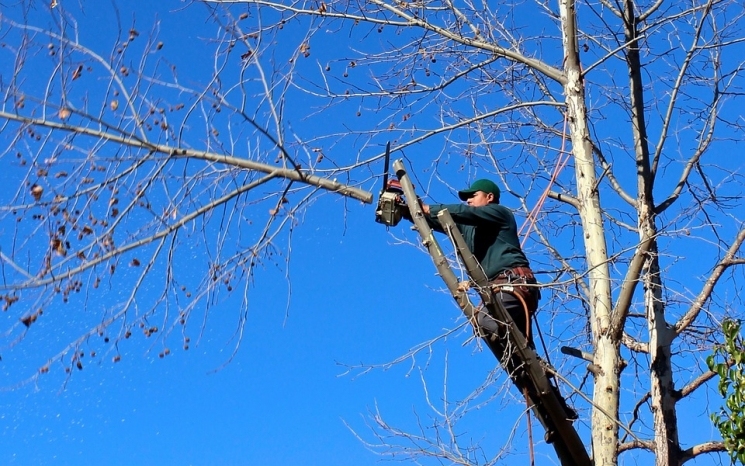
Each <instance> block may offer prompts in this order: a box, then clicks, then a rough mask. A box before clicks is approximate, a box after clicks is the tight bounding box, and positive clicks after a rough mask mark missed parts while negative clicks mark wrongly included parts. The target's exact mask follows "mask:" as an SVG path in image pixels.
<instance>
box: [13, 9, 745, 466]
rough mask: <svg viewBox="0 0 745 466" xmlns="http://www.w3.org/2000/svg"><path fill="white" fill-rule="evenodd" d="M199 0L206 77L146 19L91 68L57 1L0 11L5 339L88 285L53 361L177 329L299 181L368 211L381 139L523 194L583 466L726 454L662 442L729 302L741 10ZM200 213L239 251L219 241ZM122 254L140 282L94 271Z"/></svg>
mask: <svg viewBox="0 0 745 466" xmlns="http://www.w3.org/2000/svg"><path fill="white" fill-rule="evenodd" d="M203 5H204V6H206V10H205V11H206V14H207V15H209V17H210V18H211V21H210V22H209V23H208V24H209V25H210V27H212V28H213V31H211V33H210V34H211V37H212V40H211V41H210V42H209V44H210V46H211V47H212V49H211V50H212V52H211V54H210V55H209V56H210V59H211V60H212V64H211V68H210V73H209V76H210V78H209V80H208V81H207V82H205V83H203V84H202V85H200V86H197V85H191V84H185V83H187V82H194V81H195V80H194V79H189V80H187V79H185V78H183V77H182V76H181V74H180V73H182V72H183V70H182V69H181V68H179V69H178V71H177V70H176V69H174V68H173V66H172V63H170V62H168V61H166V60H165V58H161V55H162V54H163V53H164V51H165V50H167V46H168V45H167V44H165V45H162V44H161V42H160V40H159V39H158V30H157V27H154V28H153V30H152V31H151V32H149V33H142V32H141V31H139V30H136V29H135V28H134V26H132V27H130V26H129V25H127V26H124V25H120V28H119V29H120V33H119V38H118V42H117V44H116V45H115V46H114V47H113V49H112V50H111V51H110V52H109V55H108V56H102V55H101V53H102V52H100V51H98V49H93V48H91V47H90V46H86V45H85V44H84V43H82V42H81V41H80V40H79V39H78V38H79V37H80V36H81V34H80V32H81V31H77V30H76V23H75V22H74V21H73V17H74V12H71V10H66V9H65V8H68V6H67V5H66V4H62V5H59V6H57V7H56V8H55V9H52V10H51V15H49V17H50V18H54V22H53V26H48V25H46V26H40V25H38V24H36V23H35V22H34V21H32V20H31V19H26V20H24V19H14V18H10V17H3V25H4V26H5V27H6V28H7V31H8V32H6V37H5V38H4V40H5V41H6V43H8V44H10V46H9V47H6V48H5V49H4V51H3V53H5V54H6V55H7V54H8V53H9V51H12V52H11V53H12V59H11V60H7V59H4V61H3V62H4V63H10V62H11V61H12V62H13V65H12V67H9V65H4V68H3V69H2V78H3V81H2V86H3V88H2V91H3V97H4V101H3V102H4V107H3V110H2V113H0V117H2V119H3V121H4V126H3V134H4V135H7V134H12V135H13V137H12V138H11V139H10V140H9V142H8V143H7V144H6V143H4V146H3V147H4V152H3V158H5V159H6V160H9V159H13V167H14V168H13V169H12V171H13V173H14V174H16V175H17V176H18V177H17V178H16V180H19V179H20V180H21V181H20V182H18V181H16V185H14V187H13V194H12V195H11V196H9V197H7V198H5V197H4V198H3V200H2V203H3V208H2V209H3V210H2V214H3V218H2V222H3V226H4V228H5V229H6V231H9V230H8V229H9V228H10V229H11V230H10V231H12V234H11V235H7V236H6V235H4V236H3V246H2V247H3V249H2V253H3V256H2V266H3V270H4V273H5V277H4V282H3V289H4V293H6V294H5V300H6V303H7V304H6V306H8V307H9V308H10V309H13V310H14V312H17V313H18V315H19V317H21V320H20V321H19V322H20V323H19V324H17V327H18V329H20V330H23V328H24V327H27V326H28V325H31V324H32V323H33V322H34V320H35V319H37V318H38V316H39V313H40V311H38V309H43V308H44V306H45V304H48V303H51V302H55V300H64V299H66V298H67V296H68V295H69V294H70V293H74V292H76V291H81V290H86V291H88V290H90V289H95V287H96V286H98V285H99V283H100V281H101V280H106V281H110V280H112V279H116V280H117V281H116V286H117V288H119V289H126V290H129V291H128V292H129V293H130V294H129V296H128V298H127V299H126V300H125V301H124V303H123V304H122V305H121V306H120V307H118V308H117V309H111V310H108V311H107V313H106V314H105V315H104V316H103V318H102V324H101V327H98V328H95V329H92V330H91V332H89V333H88V334H86V335H84V336H83V337H82V338H81V339H80V340H77V341H76V342H74V343H73V344H71V345H70V346H69V347H68V348H67V349H66V350H65V351H63V352H62V353H61V354H60V355H59V356H57V357H56V358H54V360H64V361H66V363H67V364H70V365H73V364H75V362H76V360H75V357H74V354H75V352H76V351H77V346H78V345H79V343H80V342H82V341H84V339H85V338H88V337H90V336H92V335H94V334H95V333H96V332H99V331H101V330H102V329H104V328H105V327H107V326H110V325H111V324H113V323H117V328H118V329H119V330H118V333H116V334H117V335H118V337H119V338H125V337H126V336H127V335H128V332H130V331H131V330H130V329H131V328H132V326H135V325H143V326H144V327H143V328H144V329H145V330H146V331H147V330H148V329H151V328H155V326H152V327H151V324H150V323H149V322H148V319H149V318H151V316H153V315H156V314H157V315H160V317H161V318H162V317H163V316H162V314H161V313H160V310H159V309H160V308H161V307H165V308H166V309H170V307H169V306H172V307H173V308H174V309H177V311H173V312H176V314H177V315H172V314H173V312H172V313H171V314H169V313H168V311H166V319H165V320H164V322H169V323H170V324H174V323H175V324H176V325H178V324H179V323H185V322H186V321H188V319H189V317H190V315H191V314H192V310H193V309H194V307H193V306H194V305H193V304H192V303H194V302H197V301H196V300H194V299H193V297H196V296H199V297H202V298H204V299H205V300H206V301H212V300H214V298H215V295H217V294H219V293H222V292H224V291H230V290H231V289H232V287H233V286H237V285H238V284H241V285H242V286H246V285H245V284H246V283H249V282H250V277H251V275H252V273H253V271H254V267H255V264H256V263H257V261H264V260H268V259H269V258H270V256H271V255H272V254H274V255H276V254H279V253H286V252H287V251H286V250H283V249H282V248H280V247H279V246H278V244H279V243H278V241H277V238H278V237H279V236H280V235H286V234H289V232H290V231H291V230H292V228H293V226H294V225H295V224H296V222H297V221H298V216H299V215H300V212H301V211H302V210H304V209H307V208H308V207H309V206H310V205H311V204H312V202H313V200H314V199H315V196H316V194H317V192H318V190H319V189H321V190H326V191H335V192H340V193H341V194H344V195H347V196H351V197H356V198H358V199H362V200H369V197H368V196H367V195H366V194H365V193H362V192H360V191H358V190H356V189H355V187H358V186H360V184H362V183H365V182H366V181H367V180H368V179H369V177H370V173H373V172H374V169H372V170H371V169H370V164H372V163H373V162H376V161H377V160H378V159H379V157H380V155H381V152H382V151H381V150H380V149H379V148H381V147H383V145H384V141H386V140H392V141H394V144H393V150H394V154H395V153H396V152H399V153H404V154H406V155H407V156H408V158H409V159H410V161H411V162H412V163H413V164H414V166H415V168H416V169H417V170H420V171H421V172H425V170H426V173H428V175H427V176H428V177H429V179H426V178H423V179H422V180H421V181H422V185H423V187H424V188H425V189H428V188H430V187H434V186H435V185H438V184H442V183H443V182H444V184H452V183H456V181H454V178H455V176H454V174H457V173H460V172H463V173H464V174H462V175H459V176H460V180H459V181H457V182H458V183H461V182H463V181H464V179H467V178H470V177H471V176H474V175H475V174H477V173H478V174H479V175H482V174H484V173H492V174H494V175H495V176H496V177H499V178H500V179H501V181H502V184H503V185H504V186H505V188H506V191H507V193H508V195H509V196H511V197H512V200H513V201H514V202H517V203H519V205H520V206H521V209H522V210H523V212H524V214H525V217H526V218H527V219H528V222H527V223H526V225H527V226H526V229H525V230H524V231H523V233H524V234H525V235H526V237H527V238H529V243H528V246H527V247H528V248H530V251H531V257H532V259H533V262H534V264H536V268H537V269H542V271H543V272H544V273H545V274H549V273H550V275H544V278H545V280H544V282H545V283H546V289H545V290H544V291H545V292H544V296H545V297H546V298H550V299H544V301H543V307H544V309H556V310H557V311H556V313H555V314H554V315H552V316H546V315H545V313H544V314H543V316H542V319H543V320H544V321H545V323H544V325H546V324H548V325H551V326H552V329H553V332H552V333H554V334H555V338H556V339H557V340H559V339H563V340H565V342H564V343H566V344H569V345H571V346H575V347H581V348H583V349H584V350H585V351H586V352H587V353H590V354H591V355H592V356H591V357H592V359H593V361H592V362H593V364H594V366H595V368H596V370H595V371H594V372H593V375H592V377H593V379H594V383H593V384H592V387H589V388H587V390H588V393H587V395H588V398H589V399H591V400H592V406H591V409H590V411H591V414H590V419H591V433H590V436H591V451H592V455H593V458H594V461H595V464H597V465H614V464H618V462H619V458H620V457H621V454H622V453H624V452H628V451H632V450H644V451H648V452H650V453H651V454H653V455H654V457H655V458H656V464H659V465H663V464H664V465H679V464H683V463H685V462H686V461H688V460H690V459H692V458H695V457H696V456H698V455H701V454H704V453H709V452H721V451H722V450H723V445H722V444H721V443H720V442H718V441H716V439H711V438H707V437H701V438H698V437H697V438H696V441H695V443H693V444H690V445H683V444H681V441H680V438H679V433H678V429H679V428H680V421H679V419H678V416H679V413H680V407H681V406H685V404H686V403H688V399H689V398H690V395H691V394H693V393H696V392H698V391H702V390H708V389H709V388H710V387H708V386H707V385H706V381H708V380H709V379H710V378H711V377H712V376H713V374H712V373H711V372H709V371H708V370H707V369H706V367H705V364H704V363H703V359H704V358H703V356H702V352H703V353H705V352H706V351H708V350H709V349H710V348H711V346H712V344H713V343H714V342H715V340H716V339H717V338H718V333H717V327H718V323H719V322H720V320H721V318H722V317H723V316H726V315H728V314H731V313H733V312H735V309H736V308H737V306H738V305H739V304H740V300H739V297H738V296H739V291H740V285H739V282H738V281H737V280H736V278H737V277H738V276H739V275H738V274H741V272H738V269H736V268H734V267H733V266H736V265H741V264H742V263H743V262H744V260H743V258H742V255H741V254H740V248H741V245H742V242H743V241H745V228H744V227H743V224H742V221H741V220H740V218H738V217H741V214H738V212H739V210H738V208H739V209H741V207H742V206H741V202H740V201H739V199H740V197H741V196H742V186H743V185H742V174H741V173H740V172H741V170H742V168H743V162H742V161H741V160H740V158H739V157H738V156H736V155H734V154H736V147H737V141H738V139H739V138H738V134H739V130H741V129H742V128H741V124H742V123H741V116H740V114H739V113H740V112H739V110H738V109H739V105H740V102H741V99H742V71H741V70H742V68H743V62H742V59H741V57H743V56H745V55H744V54H743V53H742V52H743V40H744V39H745V37H744V36H743V31H742V26H743V24H744V23H743V21H744V20H743V8H742V6H741V5H740V4H739V3H738V2H735V1H731V0H721V1H705V2H695V1H693V2H663V1H660V0H657V1H648V2H641V1H640V2H632V1H618V2H609V1H606V0H598V1H591V2H574V1H571V0H559V1H558V2H544V1H540V0H536V1H531V2H499V3H496V4H493V3H487V2H475V1H469V0H463V1H452V0H441V1H433V2H425V1H414V2H404V1H387V0H368V1H365V2H349V1H333V0H329V1H324V2H322V1H316V0H313V1H289V0H288V1H271V0H236V1H214V2H204V3H203ZM192 7H193V8H197V7H199V8H202V7H203V6H202V5H200V4H195V5H192ZM49 13H50V12H47V14H49ZM19 17H21V18H22V17H23V16H22V15H19ZM49 22H50V21H49V20H48V21H47V22H46V23H44V24H47V23H49ZM133 24H134V23H133ZM205 34H207V33H205ZM161 48H162V50H161ZM134 57H137V58H136V59H135V58H134ZM202 71H203V70H202ZM199 76H201V74H200V75H199ZM94 84H95V88H94V87H92V86H93V85H94ZM89 88H90V90H89ZM197 128H198V129H197ZM196 134H198V136H196ZM244 141H248V142H244ZM360 153H364V154H367V155H366V156H365V157H362V156H359V155H357V154H360ZM275 157H276V159H277V160H276V161H275V160H274V159H275ZM8 164H10V162H8ZM565 166H566V167H567V169H566V170H564V167H565ZM570 168H573V170H571V169H570ZM334 178H336V179H344V180H345V181H344V183H339V182H335V181H333V179H334ZM277 181H280V182H279V183H278V182H277ZM259 187H261V189H258V188H259ZM434 190H435V191H436V190H437V188H434ZM19 219H20V220H19ZM248 219H250V220H251V222H252V223H250V224H249V223H248ZM215 225H220V231H223V232H227V231H231V232H233V233H234V234H238V233H239V232H240V235H241V236H243V235H249V234H250V235H252V236H250V238H251V239H250V240H246V242H245V243H243V244H241V245H240V247H239V245H236V244H235V243H234V242H233V241H232V240H230V239H228V238H229V237H231V236H229V235H227V234H223V235H220V234H218V235H214V234H211V233H208V232H209V231H211V230H210V228H214V227H215ZM223 225H224V226H223ZM11 237H12V238H14V239H13V240H10V239H7V240H6V238H11ZM6 241H7V242H6ZM40 242H43V243H44V244H45V245H47V244H48V247H46V246H45V247H44V248H40V247H39V243H40ZM187 244H188V247H190V248H195V246H197V249H198V250H199V251H202V252H200V254H207V255H208V257H210V264H211V266H210V269H209V270H206V271H203V272H204V273H202V274H200V275H199V277H198V280H196V281H195V282H190V283H193V284H190V285H188V286H184V285H182V283H184V282H185V281H188V280H187V279H185V278H182V277H180V274H179V269H178V267H174V265H173V264H177V263H178V261H179V260H180V259H179V255H178V254H177V251H179V248H180V247H182V248H183V247H184V246H185V245H187ZM247 244H249V245H250V246H248V247H246V246H247ZM116 266H119V268H120V269H121V267H123V266H129V267H132V268H133V269H132V270H136V271H138V273H136V274H131V273H130V274H127V275H126V276H124V277H121V278H120V276H119V273H117V274H115V275H113V277H112V273H113V272H114V270H115V268H116ZM153 271H162V273H160V272H158V273H157V274H155V273H153ZM191 279H192V277H189V280H191ZM145 282H147V283H148V284H149V286H151V287H155V286H159V287H162V290H163V291H162V293H161V294H160V296H161V297H160V298H159V299H158V300H157V302H151V303H147V304H144V303H140V302H139V301H138V290H139V289H140V288H141V287H142V284H143V283H145ZM639 284H641V286H637V285H639ZM189 293H191V296H190V300H188V302H187V301H184V300H183V298H181V297H180V296H187V294H189ZM93 295H94V294H93V293H92V292H91V294H90V296H93ZM557 316H560V318H559V319H556V317H557ZM239 328H240V326H239ZM78 362H79V361H78ZM577 385H578V384H577ZM448 425H449V424H448ZM407 435H408V434H407ZM701 435H704V434H703V433H701ZM693 436H695V435H693ZM437 445H438V448H442V449H445V450H446V447H447V444H443V443H438V444H437ZM425 450H426V449H425ZM441 453H442V455H441V456H440V457H441V458H445V459H448V458H449V459H450V460H452V461H455V460H454V458H457V457H458V456H457V455H453V456H448V454H446V453H445V452H444V450H443V451H441ZM474 462H477V461H475V460H474Z"/></svg>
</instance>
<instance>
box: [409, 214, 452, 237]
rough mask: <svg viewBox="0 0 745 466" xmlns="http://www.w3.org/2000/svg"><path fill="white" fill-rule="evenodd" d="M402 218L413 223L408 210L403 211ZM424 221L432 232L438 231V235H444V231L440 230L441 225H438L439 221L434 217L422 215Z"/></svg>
mask: <svg viewBox="0 0 745 466" xmlns="http://www.w3.org/2000/svg"><path fill="white" fill-rule="evenodd" d="M402 217H403V218H404V219H405V220H408V221H410V222H411V223H414V219H413V218H411V212H410V211H409V209H404V212H403V215H402ZM424 219H425V220H426V221H427V225H429V227H430V228H431V229H433V230H434V231H438V232H440V233H445V229H444V228H442V225H440V221H439V220H437V216H436V215H427V214H424Z"/></svg>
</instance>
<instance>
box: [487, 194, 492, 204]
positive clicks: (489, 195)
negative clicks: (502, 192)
mask: <svg viewBox="0 0 745 466" xmlns="http://www.w3.org/2000/svg"><path fill="white" fill-rule="evenodd" d="M486 200H487V201H489V204H491V203H492V202H494V193H486Z"/></svg>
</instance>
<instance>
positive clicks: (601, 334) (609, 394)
mask: <svg viewBox="0 0 745 466" xmlns="http://www.w3.org/2000/svg"><path fill="white" fill-rule="evenodd" d="M559 6H560V14H561V20H562V26H563V27H562V30H563V40H564V50H565V57H564V69H565V73H566V75H567V84H566V86H565V95H566V103H567V113H568V115H567V116H568V123H569V128H570V131H571V141H572V153H573V155H574V166H575V175H576V180H577V201H578V208H579V215H580V218H581V220H582V229H583V232H584V244H585V254H586V256H587V266H588V270H589V274H588V276H589V281H590V283H589V285H590V286H589V290H590V296H588V299H589V301H590V312H591V315H590V328H591V331H592V339H593V343H594V345H595V364H596V365H597V366H598V367H599V368H600V369H601V370H600V371H599V372H598V374H597V375H596V376H595V388H594V396H593V398H594V401H595V403H596V405H597V406H598V407H599V408H600V409H597V408H595V409H593V413H592V432H593V433H592V443H593V458H594V462H595V465H596V466H613V465H616V464H617V461H618V424H617V423H616V422H615V419H617V418H618V402H619V399H618V398H619V397H618V393H619V392H618V389H619V367H620V360H621V358H620V351H619V342H618V341H617V339H616V338H614V336H613V335H612V334H610V333H609V332H608V328H609V323H610V312H611V290H610V280H609V277H610V275H609V269H608V253H607V247H606V243H605V228H604V226H603V219H602V211H601V209H600V198H599V195H598V190H597V186H596V183H597V180H596V176H595V160H594V158H593V153H592V144H591V142H590V136H589V129H588V125H587V107H586V104H585V92H584V81H583V79H582V70H581V67H580V62H579V54H578V51H577V27H576V21H575V9H574V1H573V0H561V1H560V2H559ZM601 409H602V411H601ZM606 413H607V414H606ZM608 415H610V416H613V417H614V418H615V419H610V418H609V417H608Z"/></svg>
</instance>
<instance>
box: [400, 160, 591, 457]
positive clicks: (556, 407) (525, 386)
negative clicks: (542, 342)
mask: <svg viewBox="0 0 745 466" xmlns="http://www.w3.org/2000/svg"><path fill="white" fill-rule="evenodd" d="M393 168H394V170H395V173H396V177H397V178H398V180H399V182H400V183H401V188H402V189H403V192H404V195H405V198H406V203H407V206H408V208H409V211H410V212H411V217H412V220H413V222H414V225H415V226H416V229H417V231H418V232H419V236H420V237H421V239H422V244H423V245H424V246H425V247H426V248H427V251H428V252H429V254H430V256H432V260H433V261H434V264H435V267H436V268H437V271H438V273H439V275H440V277H441V278H442V279H443V281H444V282H445V284H446V285H447V288H448V290H449V291H450V294H451V295H452V297H453V298H454V299H455V301H456V303H457V304H458V306H459V307H460V308H461V310H462V311H463V314H464V315H465V316H466V318H468V320H469V321H470V322H471V324H472V325H473V326H474V328H475V330H476V333H477V335H479V336H480V337H481V338H482V340H483V341H484V342H485V344H486V346H487V347H488V348H489V349H490V350H491V352H492V353H493V354H494V356H495V357H496V358H497V360H498V361H499V362H500V364H501V365H502V367H504V368H505V370H506V371H507V373H508V374H509V376H510V380H511V381H512V383H513V384H514V385H515V386H516V387H517V388H518V390H520V393H521V394H523V395H525V397H526V398H527V401H528V403H529V404H530V405H531V410H532V412H533V414H534V415H535V417H536V419H538V421H539V422H540V423H541V425H542V426H543V428H544V429H545V432H546V434H545V439H546V442H547V443H550V444H551V445H552V446H553V447H554V450H556V455H557V456H558V458H559V461H560V462H561V464H562V466H592V464H593V462H592V460H591V459H590V456H589V455H588V453H587V450H586V449H585V446H584V444H583V443H582V440H581V439H580V438H579V435H578V434H577V431H576V430H575V429H574V426H573V425H572V422H571V421H570V420H568V419H567V416H566V411H565V410H564V406H565V405H566V404H565V402H564V400H563V398H561V394H560V393H559V392H558V391H557V390H556V389H555V388H554V387H553V386H552V385H551V383H550V382H549V380H548V376H547V367H546V366H545V365H544V363H543V362H542V361H541V360H540V359H539V358H538V355H537V354H536V352H535V351H534V350H533V349H532V348H531V347H530V345H529V344H528V341H527V339H526V338H525V337H524V336H523V334H522V332H521V331H520V330H518V328H517V325H515V322H514V321H513V320H512V317H511V316H510V315H509V313H508V312H507V311H506V310H505V309H504V307H503V306H502V303H501V301H499V300H498V299H495V297H494V294H493V293H494V292H493V291H492V288H491V286H490V285H489V280H488V278H487V277H486V275H485V274H484V271H483V270H482V269H481V266H480V264H479V263H478V261H477V260H476V258H475V257H474V256H473V254H472V253H471V251H469V250H468V247H467V246H466V243H465V240H464V239H463V236H462V235H461V234H460V231H459V230H458V228H457V227H456V225H455V222H453V219H452V217H451V216H450V214H449V213H448V212H447V210H443V211H441V212H440V213H439V214H438V220H439V222H440V224H441V225H442V226H443V228H444V229H445V232H446V233H447V235H448V236H449V237H450V238H451V240H452V241H453V245H454V247H455V250H456V252H457V254H458V255H459V257H460V258H461V260H462V262H463V264H464V266H465V268H466V271H467V272H468V275H469V277H470V278H471V281H472V282H473V283H475V285H476V286H475V289H476V290H477V292H478V294H479V296H480V298H481V300H482V302H483V305H484V307H485V308H486V309H487V310H488V311H489V313H490V315H492V316H493V317H495V318H496V319H497V321H498V322H501V323H503V325H500V328H501V329H500V331H499V332H498V334H487V333H485V332H484V331H483V329H480V328H479V326H478V324H477V320H476V312H478V311H477V309H476V308H474V306H473V304H472V303H471V301H470V299H469V298H468V296H467V295H466V293H465V292H463V291H461V290H459V289H458V277H457V276H456V275H455V273H454V272H453V270H452V268H450V265H449V263H448V260H447V258H446V257H445V255H444V254H443V252H442V249H441V248H440V245H439V244H438V243H437V240H436V239H435V237H434V233H433V231H432V229H431V228H430V227H429V225H428V224H427V221H426V220H425V218H424V212H423V211H422V209H421V206H420V205H419V202H418V201H417V196H416V193H415V191H414V185H413V184H412V183H411V180H410V179H409V176H408V174H407V173H406V169H405V168H404V164H403V161H402V160H397V161H395V162H394V163H393Z"/></svg>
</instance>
